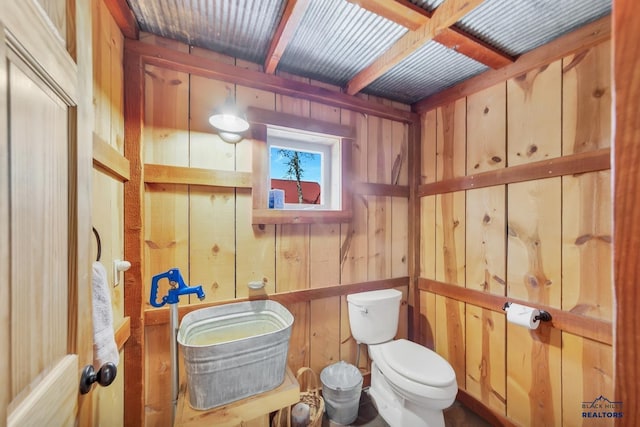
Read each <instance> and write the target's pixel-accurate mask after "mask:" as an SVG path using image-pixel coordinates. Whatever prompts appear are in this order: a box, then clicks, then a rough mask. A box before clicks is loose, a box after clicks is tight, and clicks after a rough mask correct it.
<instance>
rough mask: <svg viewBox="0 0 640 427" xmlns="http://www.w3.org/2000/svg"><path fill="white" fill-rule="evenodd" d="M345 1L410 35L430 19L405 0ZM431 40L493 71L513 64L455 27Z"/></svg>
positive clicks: (505, 57)
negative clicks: (403, 28)
mask: <svg viewBox="0 0 640 427" xmlns="http://www.w3.org/2000/svg"><path fill="white" fill-rule="evenodd" d="M347 1H349V2H350V3H354V4H357V5H359V6H360V7H362V8H364V9H366V10H368V11H369V12H373V13H375V14H376V15H380V16H382V17H384V18H386V19H388V20H390V21H393V22H395V23H396V24H399V25H402V26H403V27H406V28H408V29H409V30H410V31H415V30H418V29H419V28H420V27H422V26H423V25H425V24H426V23H427V22H428V21H429V19H431V13H429V12H428V11H426V10H424V9H423V8H421V7H418V6H416V5H415V4H413V3H411V2H409V1H407V0H347ZM433 40H434V41H437V42H438V43H440V44H442V45H444V46H446V47H448V48H450V49H453V50H455V51H457V52H459V53H461V54H463V55H465V56H468V57H469V58H471V59H474V60H476V61H478V62H479V63H481V64H484V65H486V66H487V67H490V68H493V69H498V68H502V67H504V66H506V65H509V64H511V63H512V62H513V61H514V60H515V59H514V58H513V57H511V56H510V55H507V54H506V53H504V52H500V51H499V50H497V49H496V48H494V47H492V46H490V45H488V44H487V43H485V42H483V41H482V40H479V39H478V38H477V37H474V36H472V35H471V34H468V33H466V32H464V31H462V30H460V29H458V28H455V27H449V28H445V29H443V30H442V31H440V32H439V33H438V34H436V35H435V37H434V38H433Z"/></svg>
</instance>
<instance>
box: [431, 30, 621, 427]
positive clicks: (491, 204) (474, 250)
mask: <svg viewBox="0 0 640 427" xmlns="http://www.w3.org/2000/svg"><path fill="white" fill-rule="evenodd" d="M609 66H610V43H609V42H606V43H602V44H601V45H598V46H596V47H594V48H591V49H588V50H585V51H582V52H578V53H576V54H575V55H571V56H569V57H566V58H563V59H562V60H559V61H556V62H553V63H551V64H548V65H547V66H544V67H541V68H539V69H535V70H532V71H530V72H528V73H526V74H523V75H521V76H518V77H515V78H512V79H510V80H508V81H506V82H504V83H500V84H497V85H495V86H493V87H490V88H488V89H485V90H483V91H481V92H478V93H476V94H474V95H470V96H468V97H466V98H462V99H459V100H457V101H455V102H452V103H450V104H447V105H442V106H440V107H438V108H436V109H434V110H432V111H429V112H427V113H425V114H423V117H422V120H423V135H422V150H423V151H422V184H426V183H432V182H437V181H444V180H447V179H450V178H455V177H460V176H466V175H472V174H476V173H480V172H487V171H499V170H501V169H504V168H508V167H512V166H517V165H523V164H528V163H531V162H536V161H541V160H549V159H554V158H558V157H561V156H570V155H573V154H578V153H583V152H588V151H593V150H597V149H601V148H605V147H609V146H610V134H611V119H610V106H611V84H610V71H609ZM420 218H421V224H420V227H421V233H422V239H421V245H420V256H419V261H420V276H421V277H422V278H425V279H431V280H436V281H438V282H443V283H445V284H448V285H454V286H460V287H466V288H468V289H473V290H476V291H481V292H486V293H489V294H493V295H498V296H504V301H506V300H507V298H515V299H519V300H523V301H527V302H529V303H530V305H532V306H536V305H538V304H540V305H545V306H549V307H553V308H557V309H560V310H563V311H566V312H570V313H575V314H581V315H584V316H588V317H592V318H596V319H600V320H605V321H611V320H612V310H613V308H612V283H611V280H612V279H611V233H612V231H611V194H610V172H609V171H608V170H606V171H599V172H588V173H583V174H576V175H565V176H561V177H555V178H547V179H535V180H530V181H524V182H518V183H509V184H506V185H495V186H490V187H485V188H478V189H470V190H465V191H456V192H446V193H442V194H429V195H427V196H425V197H423V198H422V199H421V217H420ZM420 304H421V307H420V308H421V326H422V330H421V334H420V337H419V339H420V340H421V341H422V343H423V344H425V345H427V346H429V347H432V348H435V350H436V351H437V352H438V353H440V354H441V355H443V356H444V357H445V358H447V360H449V362H450V363H451V364H452V366H453V367H454V369H455V371H456V375H457V380H458V385H459V387H460V389H461V390H464V391H465V392H466V393H467V394H469V395H470V396H472V397H474V398H475V399H477V400H478V401H480V402H482V403H483V404H484V405H485V406H486V407H488V408H490V409H491V410H492V411H494V412H495V413H497V414H500V415H502V416H504V417H506V418H507V419H508V420H510V421H511V422H513V423H515V424H517V425H523V426H530V425H531V426H532V425H545V426H552V425H556V426H560V425H562V426H580V425H612V421H611V420H602V419H585V418H582V412H583V409H582V403H583V402H592V401H594V400H595V399H596V398H598V397H599V396H601V395H602V396H605V397H607V396H611V398H613V397H612V396H613V386H612V375H613V362H612V356H613V351H612V347H611V345H608V344H604V343H601V342H597V341H594V340H591V339H588V338H585V337H582V336H578V335H575V334H572V333H568V332H566V331H561V330H560V329H556V328H550V327H548V326H542V327H540V328H539V329H537V330H535V331H530V330H527V329H525V328H523V327H520V326H516V325H513V324H511V323H506V316H505V315H504V314H503V313H502V312H500V311H499V310H498V311H496V310H488V309H486V308H483V307H479V306H476V305H473V304H472V303H470V302H467V301H464V300H460V301H459V300H454V299H451V298H449V297H447V296H443V295H437V294H436V293H433V292H428V291H421V295H420Z"/></svg>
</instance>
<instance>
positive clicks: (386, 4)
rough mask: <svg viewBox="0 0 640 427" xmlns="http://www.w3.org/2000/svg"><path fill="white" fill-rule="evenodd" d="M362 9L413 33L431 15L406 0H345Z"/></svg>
mask: <svg viewBox="0 0 640 427" xmlns="http://www.w3.org/2000/svg"><path fill="white" fill-rule="evenodd" d="M347 1H348V2H349V3H353V4H357V5H358V6H360V7H361V8H363V9H366V10H368V11H369V12H373V13H375V14H376V15H380V16H382V17H383V18H386V19H388V20H389V21H393V22H395V23H396V24H399V25H402V26H403V27H406V28H408V29H409V30H411V31H415V30H417V29H419V28H420V27H422V26H423V25H425V24H426V23H427V22H428V21H429V18H431V14H430V13H429V12H427V11H426V10H424V9H423V8H421V7H419V6H416V5H415V4H413V3H411V2H410V1H408V0H347Z"/></svg>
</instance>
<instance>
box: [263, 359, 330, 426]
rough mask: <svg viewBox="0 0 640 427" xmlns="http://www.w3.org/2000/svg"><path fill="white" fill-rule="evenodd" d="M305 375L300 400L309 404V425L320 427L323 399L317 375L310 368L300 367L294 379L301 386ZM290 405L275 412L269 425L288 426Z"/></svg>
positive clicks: (289, 423) (289, 422) (289, 424)
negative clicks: (304, 385)
mask: <svg viewBox="0 0 640 427" xmlns="http://www.w3.org/2000/svg"><path fill="white" fill-rule="evenodd" d="M305 376H306V377H307V380H306V382H304V383H305V384H306V387H305V389H306V391H301V392H300V402H304V403H306V404H307V405H309V410H310V415H311V416H310V417H309V419H310V422H309V426H310V427H320V426H322V416H323V415H324V399H322V396H320V389H319V387H318V376H317V375H316V373H315V372H314V371H313V369H311V368H306V367H302V368H300V369H299V370H298V373H297V374H296V379H297V380H298V383H299V384H300V385H301V386H302V384H303V380H304V377H305ZM292 406H294V405H292ZM292 406H287V407H286V408H282V409H280V410H279V411H278V412H276V415H275V416H274V417H273V421H272V423H271V425H272V426H273V427H290V426H291V408H292Z"/></svg>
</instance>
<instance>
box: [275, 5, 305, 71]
mask: <svg viewBox="0 0 640 427" xmlns="http://www.w3.org/2000/svg"><path fill="white" fill-rule="evenodd" d="M310 3H311V1H310V0H289V1H287V6H286V7H285V9H284V13H283V14H282V19H281V20H280V24H278V28H276V32H275V34H274V36H273V39H272V40H271V45H270V46H269V50H268V51H267V59H266V60H265V63H264V72H265V73H267V74H273V73H275V72H276V68H277V67H278V63H279V62H280V58H282V54H283V53H284V50H285V49H286V48H287V45H288V44H289V42H290V41H291V39H292V38H293V35H294V34H295V32H296V28H298V25H299V24H300V21H302V17H303V16H304V13H305V12H306V11H307V9H308V8H309V4H310Z"/></svg>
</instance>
